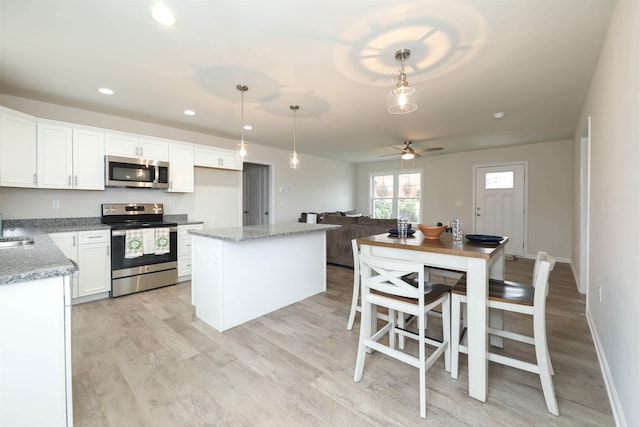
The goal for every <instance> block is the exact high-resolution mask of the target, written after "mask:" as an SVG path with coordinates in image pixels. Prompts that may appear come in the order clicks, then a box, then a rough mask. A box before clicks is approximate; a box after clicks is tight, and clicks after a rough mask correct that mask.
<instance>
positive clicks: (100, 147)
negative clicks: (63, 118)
mask: <svg viewBox="0 0 640 427" xmlns="http://www.w3.org/2000/svg"><path fill="white" fill-rule="evenodd" d="M37 145H38V150H37V151H38V188H60V189H77V190H104V135H103V134H102V133H101V132H98V131H94V130H90V129H84V128H73V127H72V125H70V124H68V123H60V122H54V121H50V120H39V121H38V144H37Z"/></svg>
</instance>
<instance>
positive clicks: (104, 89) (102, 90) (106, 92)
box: [98, 87, 114, 95]
mask: <svg viewBox="0 0 640 427" xmlns="http://www.w3.org/2000/svg"><path fill="white" fill-rule="evenodd" d="M98 92H100V93H102V94H104V95H113V94H114V92H113V91H112V90H111V89H109V88H108V87H101V88H100V89H98Z"/></svg>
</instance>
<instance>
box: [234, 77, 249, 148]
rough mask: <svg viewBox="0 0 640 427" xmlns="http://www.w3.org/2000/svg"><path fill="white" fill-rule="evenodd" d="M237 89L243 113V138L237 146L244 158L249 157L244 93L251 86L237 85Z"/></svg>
mask: <svg viewBox="0 0 640 427" xmlns="http://www.w3.org/2000/svg"><path fill="white" fill-rule="evenodd" d="M236 89H238V90H239V91H240V108H241V110H240V112H241V115H242V139H241V140H240V142H238V145H237V147H236V152H237V154H238V156H239V157H240V158H241V159H242V160H244V159H245V157H247V145H249V144H247V141H245V140H244V129H245V125H244V93H245V92H246V91H248V90H249V87H248V86H246V85H237V86H236Z"/></svg>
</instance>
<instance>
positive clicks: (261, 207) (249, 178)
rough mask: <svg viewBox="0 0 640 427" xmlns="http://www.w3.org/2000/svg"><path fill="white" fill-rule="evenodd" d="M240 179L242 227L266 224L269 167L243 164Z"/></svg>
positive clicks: (267, 215) (267, 218)
mask: <svg viewBox="0 0 640 427" xmlns="http://www.w3.org/2000/svg"><path fill="white" fill-rule="evenodd" d="M242 178H243V179H242V202H243V213H244V215H243V219H242V225H258V224H268V223H269V166H267V165H260V164H255V163H245V164H244V166H243V172H242Z"/></svg>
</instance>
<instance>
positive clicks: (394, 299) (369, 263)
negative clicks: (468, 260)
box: [353, 254, 451, 418]
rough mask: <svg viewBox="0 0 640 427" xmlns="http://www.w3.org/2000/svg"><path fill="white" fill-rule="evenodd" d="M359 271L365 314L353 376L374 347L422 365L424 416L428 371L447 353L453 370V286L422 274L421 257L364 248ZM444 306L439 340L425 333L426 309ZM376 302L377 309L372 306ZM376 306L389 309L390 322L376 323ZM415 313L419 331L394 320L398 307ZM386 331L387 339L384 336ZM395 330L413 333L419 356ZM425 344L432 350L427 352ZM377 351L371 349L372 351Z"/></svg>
mask: <svg viewBox="0 0 640 427" xmlns="http://www.w3.org/2000/svg"><path fill="white" fill-rule="evenodd" d="M409 274H411V275H414V276H417V277H418V279H417V280H406V277H407V275H409ZM360 276H361V287H362V297H361V303H362V318H361V320H360V337H359V340H358V354H357V358H356V368H355V373H354V377H353V379H354V381H356V382H359V381H360V380H361V379H362V375H363V372H364V365H365V358H366V355H367V350H369V349H370V350H376V351H379V352H381V353H384V354H386V355H387V356H390V357H393V358H395V359H398V360H400V361H401V362H404V363H407V364H409V365H411V366H413V367H416V368H418V370H419V383H420V416H421V417H422V418H425V417H426V411H427V400H426V373H427V370H428V369H429V368H430V367H431V366H432V365H433V363H434V362H435V361H436V360H437V359H438V358H439V357H440V356H441V355H443V354H444V364H445V369H446V370H447V371H449V370H450V366H449V359H450V352H449V339H450V319H451V318H450V311H449V310H450V299H449V297H450V290H451V288H450V287H449V286H446V285H442V284H431V283H428V282H425V280H424V276H425V273H424V266H423V265H422V264H420V263H416V262H411V261H402V260H396V259H389V258H381V257H376V256H371V255H365V254H360ZM438 305H441V306H442V329H443V331H442V332H443V339H442V341H438V340H435V339H432V338H428V337H427V336H426V328H427V312H428V311H429V310H431V309H432V308H434V307H436V306H438ZM374 307H375V309H374ZM377 307H386V308H387V310H388V313H389V315H388V319H387V322H386V323H385V324H384V325H383V326H382V327H380V328H378V327H377V325H376V326H375V330H372V327H373V326H374V324H373V322H372V321H371V320H372V316H373V313H374V312H375V311H377ZM397 312H402V313H404V314H405V315H410V316H414V317H415V318H416V323H417V331H410V330H407V329H404V328H400V327H399V325H397V323H396V318H397V316H396V313H397ZM387 335H388V341H387V342H385V341H384V340H381V339H382V338H383V337H386V336H387ZM396 335H398V336H401V337H405V338H411V339H414V340H416V341H417V342H418V351H417V353H418V356H415V351H414V353H410V352H409V351H402V349H398V348H396ZM426 345H430V346H432V347H434V348H435V349H434V351H433V352H432V353H431V354H430V355H429V357H427V356H426ZM370 356H373V355H370Z"/></svg>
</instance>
